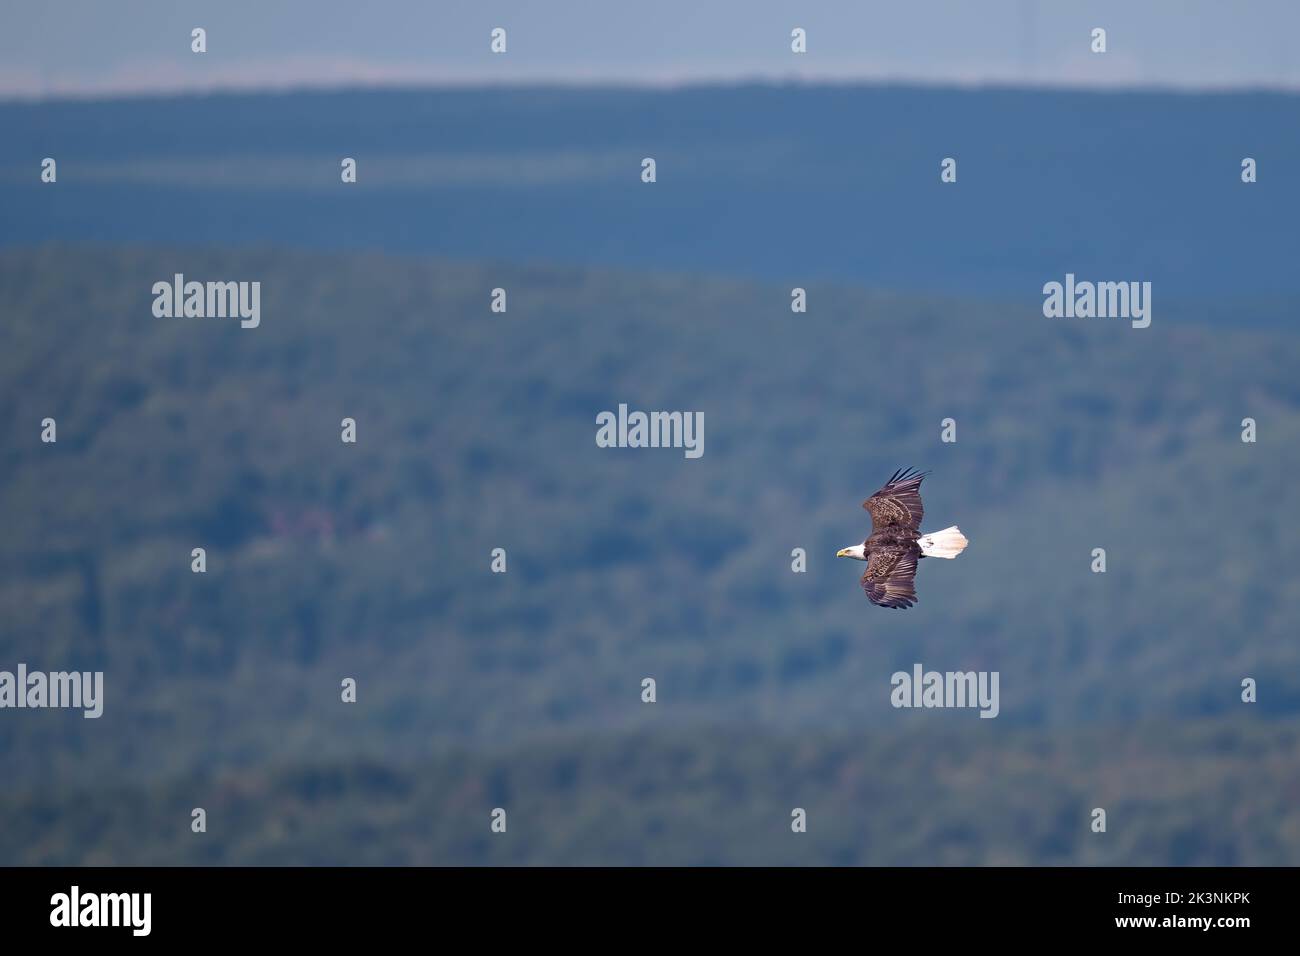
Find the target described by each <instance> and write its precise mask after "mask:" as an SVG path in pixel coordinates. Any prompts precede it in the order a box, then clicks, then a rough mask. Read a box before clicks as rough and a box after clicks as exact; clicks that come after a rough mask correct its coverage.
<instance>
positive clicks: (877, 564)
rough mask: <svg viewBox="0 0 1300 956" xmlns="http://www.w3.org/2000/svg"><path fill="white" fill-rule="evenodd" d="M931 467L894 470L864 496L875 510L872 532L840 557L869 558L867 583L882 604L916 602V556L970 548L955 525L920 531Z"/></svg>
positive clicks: (900, 605) (870, 596) (943, 554)
mask: <svg viewBox="0 0 1300 956" xmlns="http://www.w3.org/2000/svg"><path fill="white" fill-rule="evenodd" d="M928 474H929V472H928V471H926V472H917V471H913V470H912V469H910V468H907V469H903V470H901V471H896V472H894V476H893V477H892V478H890V479H889V481H887V482H885V487H883V488H881V489H880V490H879V491H877V492H876V493H875V494H874V495H872V496H871V497H870V498H868V499H867V500H866V501H864V502H862V507H864V508H866V509H867V511H869V512H870V513H871V537H869V538H867V540H866V541H863V542H862V543H861V544H855V545H854V546H853V547H851V548H841V549H840V550H839V552H838V553H837V554H836V555H835V557H837V558H856V559H857V560H859V561H865V562H867V570H866V572H865V573H864V574H863V575H862V588H863V590H865V591H866V592H867V599H868V600H869V601H870V602H871V603H872V604H877V605H879V606H880V607H893V608H906V607H911V606H912V605H913V604H915V603H916V585H915V581H916V562H917V561H919V560H921V558H955V557H957V555H959V554H961V553H962V551H964V550H965V549H966V545H967V541H966V536H965V535H964V534H962V533H961V529H960V528H958V527H957V526H956V525H953V526H952V527H951V528H944V529H943V530H942V531H931V532H930V533H929V534H922V533H921V530H920V528H921V515H922V514H923V513H924V511H925V509H924V508H922V507H921V482H922V481H923V480H924V479H925V476H926V475H928Z"/></svg>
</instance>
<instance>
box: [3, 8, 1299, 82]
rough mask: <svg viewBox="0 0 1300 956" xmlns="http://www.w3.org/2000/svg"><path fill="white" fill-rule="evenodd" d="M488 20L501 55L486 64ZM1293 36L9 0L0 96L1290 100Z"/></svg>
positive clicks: (1063, 15)
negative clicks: (756, 84) (1202, 91)
mask: <svg viewBox="0 0 1300 956" xmlns="http://www.w3.org/2000/svg"><path fill="white" fill-rule="evenodd" d="M196 26H201V27H204V28H205V29H206V30H207V31H208V52H207V53H206V54H204V55H196V54H193V53H191V52H190V30H191V29H192V28H193V27H196ZM497 26H501V27H504V28H506V29H507V31H508V35H509V52H508V53H507V54H506V55H504V56H494V55H492V54H491V53H490V52H489V51H488V35H489V32H490V30H491V29H492V28H493V27H497ZM796 26H800V27H803V28H805V29H806V30H807V31H808V38H809V39H808V45H809V51H808V53H807V54H806V55H803V56H795V55H794V54H792V53H791V52H790V48H789V36H790V30H791V29H792V28H793V27H796ZM1094 27H1103V28H1105V29H1106V30H1107V34H1108V45H1109V52H1108V53H1106V54H1105V55H1104V56H1100V55H1096V54H1093V53H1092V52H1091V51H1090V50H1089V41H1090V36H1089V35H1090V32H1091V30H1092V29H1093V28H1094ZM1297 36H1300V3H1297V2H1294V0H1241V2H1234V3H1227V2H1222V0H1122V2H1117V0H1088V2H1066V0H984V2H978V0H909V2H867V0H822V2H816V0H811V2H802V3H799V2H792V0H653V2H650V0H647V2H644V3H632V2H628V0H531V2H529V0H513V2H493V0H358V2H355V3H344V2H340V0H316V2H311V0H260V2H251V0H227V2H208V0H112V2H108V0H47V2H46V0H43V2H24V3H19V2H17V0H7V2H5V3H4V4H2V5H0V96H49V95H62V94H78V95H112V94H118V93H140V92H160V91H171V90H204V89H215V88H245V89H246V88H254V89H257V88H284V87H299V86H321V85H329V86H334V85H354V84H406V83H474V84H479V83H491V82H536V81H552V82H579V83H594V82H609V81H614V82H619V83H638V84H639V83H646V84H675V83H689V82H694V81H734V80H742V79H755V78H761V79H768V80H790V79H800V78H801V79H808V80H817V79H835V80H849V79H865V80H889V79H893V80H905V81H921V82H929V83H961V84H979V83H1013V84H1033V85H1069V86H1100V87H1115V86H1135V85H1138V86H1175V87H1192V88H1219V87H1234V88H1235V87H1243V86H1245V87H1250V86H1265V87H1284V88H1290V89H1297V88H1300V62H1298V58H1297V57H1296V56H1295V55H1294V52H1293V51H1294V49H1295V45H1296V39H1295V38H1296V37H1297Z"/></svg>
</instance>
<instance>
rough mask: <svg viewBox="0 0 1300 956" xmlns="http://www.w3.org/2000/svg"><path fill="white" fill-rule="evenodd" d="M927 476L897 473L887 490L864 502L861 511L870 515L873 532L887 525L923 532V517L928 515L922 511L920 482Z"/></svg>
mask: <svg viewBox="0 0 1300 956" xmlns="http://www.w3.org/2000/svg"><path fill="white" fill-rule="evenodd" d="M928 474H929V472H928V471H925V472H917V471H913V470H912V469H910V468H907V469H904V470H902V471H896V472H894V477H892V478H890V479H889V481H887V482H885V487H883V488H881V489H880V490H879V491H877V492H876V493H875V494H874V495H872V496H871V497H870V498H868V499H867V500H866V501H864V502H862V507H864V508H866V509H867V510H868V511H870V512H871V530H872V531H873V532H876V531H879V530H880V529H881V528H883V527H885V526H886V525H902V526H903V527H905V528H911V529H912V530H913V531H919V530H920V529H921V515H923V514H924V513H925V509H924V508H922V507H921V482H922V481H923V480H924V479H925V476H926V475H928Z"/></svg>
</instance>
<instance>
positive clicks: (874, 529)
mask: <svg viewBox="0 0 1300 956" xmlns="http://www.w3.org/2000/svg"><path fill="white" fill-rule="evenodd" d="M924 478H925V474H924V473H916V472H913V471H910V470H906V471H899V472H895V473H894V477H892V478H890V479H889V481H887V482H886V483H885V487H883V488H881V489H880V490H879V491H877V492H876V493H875V494H874V495H872V496H871V497H870V498H868V499H867V500H866V501H864V502H862V507H864V508H866V509H867V511H869V512H870V513H871V536H870V537H869V538H867V540H866V541H864V542H863V543H862V546H863V549H864V551H865V557H866V561H867V570H866V571H865V572H864V573H863V575H862V588H863V590H864V591H866V592H867V599H868V600H870V601H871V603H872V604H877V605H879V606H880V607H892V608H908V607H911V606H912V605H913V604H915V603H916V563H917V562H918V561H920V560H921V557H922V555H921V546H920V545H919V544H917V539H918V538H920V537H921V517H922V516H923V515H924V513H925V509H924V508H923V507H922V506H921V482H922V480H924Z"/></svg>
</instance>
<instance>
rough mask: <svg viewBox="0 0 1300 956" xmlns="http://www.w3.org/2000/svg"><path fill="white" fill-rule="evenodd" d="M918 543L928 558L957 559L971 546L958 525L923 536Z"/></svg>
mask: <svg viewBox="0 0 1300 956" xmlns="http://www.w3.org/2000/svg"><path fill="white" fill-rule="evenodd" d="M916 543H917V544H919V545H920V546H921V553H922V554H923V555H925V556H926V557H928V558H955V557H957V555H959V554H961V553H962V552H963V551H965V550H966V545H968V544H970V542H969V541H967V540H966V536H965V535H964V534H962V533H961V529H960V528H958V527H957V526H956V525H953V526H952V527H951V528H944V529H943V530H942V531H931V532H930V533H929V534H923V535H921V537H920V540H918V541H917V542H916Z"/></svg>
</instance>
